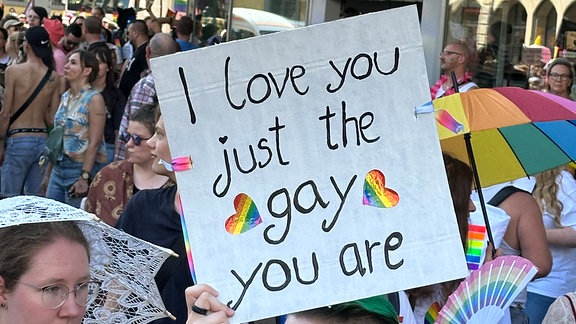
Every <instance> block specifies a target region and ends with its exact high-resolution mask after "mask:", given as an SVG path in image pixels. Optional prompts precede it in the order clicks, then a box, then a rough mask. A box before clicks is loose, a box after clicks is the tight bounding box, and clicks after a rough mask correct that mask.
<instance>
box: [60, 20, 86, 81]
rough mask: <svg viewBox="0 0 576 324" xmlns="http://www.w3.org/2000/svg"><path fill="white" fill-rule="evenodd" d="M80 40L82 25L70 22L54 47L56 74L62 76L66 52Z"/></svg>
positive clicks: (76, 45)
mask: <svg viewBox="0 0 576 324" xmlns="http://www.w3.org/2000/svg"><path fill="white" fill-rule="evenodd" d="M81 42H82V27H81V26H80V25H76V24H71V25H70V26H68V27H66V30H65V31H64V37H62V38H61V39H60V41H59V42H58V44H56V46H55V47H54V62H55V64H56V73H58V75H60V76H64V65H65V64H66V61H67V60H66V56H67V55H68V53H70V52H72V51H73V50H75V49H77V48H78V46H79V45H80V43H81Z"/></svg>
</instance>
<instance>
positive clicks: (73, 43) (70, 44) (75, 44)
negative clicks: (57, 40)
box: [66, 39, 80, 46]
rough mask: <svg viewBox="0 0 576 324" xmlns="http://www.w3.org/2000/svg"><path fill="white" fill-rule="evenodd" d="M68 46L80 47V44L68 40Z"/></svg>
mask: <svg viewBox="0 0 576 324" xmlns="http://www.w3.org/2000/svg"><path fill="white" fill-rule="evenodd" d="M66 45H68V46H78V45H80V43H78V42H73V41H71V40H69V39H66Z"/></svg>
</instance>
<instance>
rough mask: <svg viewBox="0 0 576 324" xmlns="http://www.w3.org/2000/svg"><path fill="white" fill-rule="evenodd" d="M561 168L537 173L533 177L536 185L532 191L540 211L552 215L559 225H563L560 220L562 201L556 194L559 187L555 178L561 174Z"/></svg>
mask: <svg viewBox="0 0 576 324" xmlns="http://www.w3.org/2000/svg"><path fill="white" fill-rule="evenodd" d="M562 170H564V167H558V168H555V169H551V170H548V171H544V172H542V173H539V174H537V175H536V176H535V177H534V178H535V179H536V186H535V187H534V192H533V193H532V195H533V196H534V198H536V201H537V202H538V206H540V210H541V211H542V213H544V212H547V213H549V214H550V215H552V216H554V223H555V224H556V225H557V226H559V227H563V226H562V223H561V220H562V209H564V206H563V205H562V202H561V201H559V200H558V196H557V194H558V189H559V187H558V183H556V179H557V178H558V176H562V175H561V173H562Z"/></svg>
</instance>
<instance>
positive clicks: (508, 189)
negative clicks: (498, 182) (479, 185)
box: [488, 186, 530, 207]
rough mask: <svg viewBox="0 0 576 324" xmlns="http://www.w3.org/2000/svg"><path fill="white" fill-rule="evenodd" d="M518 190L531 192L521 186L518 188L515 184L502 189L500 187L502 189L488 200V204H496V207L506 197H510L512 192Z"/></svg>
mask: <svg viewBox="0 0 576 324" xmlns="http://www.w3.org/2000/svg"><path fill="white" fill-rule="evenodd" d="M516 192H525V193H527V194H530V193H529V192H528V191H525V190H522V189H520V188H516V187H514V186H506V187H504V188H502V189H500V191H498V192H497V193H496V194H495V195H494V197H492V199H490V201H488V204H490V205H492V206H494V207H498V206H500V204H501V203H502V202H503V201H504V200H506V198H508V197H509V196H510V195H511V194H513V193H516Z"/></svg>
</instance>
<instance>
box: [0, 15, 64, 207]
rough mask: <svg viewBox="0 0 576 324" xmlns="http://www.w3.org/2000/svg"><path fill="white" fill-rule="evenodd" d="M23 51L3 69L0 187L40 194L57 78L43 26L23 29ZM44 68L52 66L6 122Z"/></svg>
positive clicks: (55, 104) (10, 193) (57, 97)
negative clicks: (21, 58)
mask: <svg viewBox="0 0 576 324" xmlns="http://www.w3.org/2000/svg"><path fill="white" fill-rule="evenodd" d="M24 51H25V52H26V53H27V55H28V59H27V61H26V62H25V63H22V64H15V65H11V66H9V67H8V68H7V69H6V93H5V95H4V106H3V107H2V110H1V111H0V164H1V163H3V167H2V184H1V189H2V190H1V191H2V195H3V196H4V197H11V196H15V195H20V194H26V195H42V189H41V186H42V179H43V173H42V170H41V169H40V166H39V165H38V161H39V159H40V156H41V155H42V153H43V151H44V145H45V144H46V137H47V130H46V126H47V125H49V126H52V125H53V123H54V114H55V112H56V109H57V108H58V105H59V104H60V88H61V82H60V79H59V77H58V75H57V74H56V72H54V71H53V69H54V62H53V58H52V49H51V47H50V38H49V36H48V32H46V30H45V29H44V27H41V26H35V27H31V28H29V29H28V30H27V31H26V34H25V42H24ZM48 69H50V70H52V72H51V75H50V78H49V79H48V82H46V84H45V85H44V87H43V88H42V90H41V91H40V92H39V93H38V95H37V96H36V98H34V100H33V101H32V102H31V103H30V105H29V106H28V108H26V110H25V111H24V112H23V113H22V115H20V117H18V118H17V119H16V120H15V121H14V123H13V124H12V125H9V121H10V116H12V115H13V114H14V113H15V112H16V111H17V110H18V109H19V108H20V107H21V106H22V104H24V102H25V101H26V100H27V99H28V98H29V97H30V95H31V94H32V92H34V90H35V89H36V87H37V86H38V84H39V83H40V80H42V78H43V77H44V75H45V74H46V72H47V71H48ZM5 142H6V147H4V143H5Z"/></svg>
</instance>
